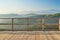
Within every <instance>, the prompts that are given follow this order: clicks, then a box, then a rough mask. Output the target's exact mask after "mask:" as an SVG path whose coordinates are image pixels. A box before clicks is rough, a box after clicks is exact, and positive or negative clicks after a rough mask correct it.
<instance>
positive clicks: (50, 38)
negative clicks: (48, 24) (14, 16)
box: [0, 31, 60, 40]
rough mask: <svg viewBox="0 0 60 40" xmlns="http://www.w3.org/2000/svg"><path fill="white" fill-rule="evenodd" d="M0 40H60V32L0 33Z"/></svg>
mask: <svg viewBox="0 0 60 40" xmlns="http://www.w3.org/2000/svg"><path fill="white" fill-rule="evenodd" d="M0 40H60V31H0Z"/></svg>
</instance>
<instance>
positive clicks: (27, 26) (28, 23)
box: [27, 18, 29, 31]
mask: <svg viewBox="0 0 60 40" xmlns="http://www.w3.org/2000/svg"><path fill="white" fill-rule="evenodd" d="M28 27H29V18H27V31H28Z"/></svg>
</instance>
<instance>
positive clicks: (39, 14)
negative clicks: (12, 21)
mask: <svg viewBox="0 0 60 40" xmlns="http://www.w3.org/2000/svg"><path fill="white" fill-rule="evenodd" d="M57 15H58V16H57ZM59 15H60V10H55V9H51V10H40V11H23V12H21V13H20V14H18V13H10V14H0V18H27V17H29V18H57V17H60V16H59Z"/></svg>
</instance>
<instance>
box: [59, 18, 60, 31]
mask: <svg viewBox="0 0 60 40" xmlns="http://www.w3.org/2000/svg"><path fill="white" fill-rule="evenodd" d="M59 30H60V18H59Z"/></svg>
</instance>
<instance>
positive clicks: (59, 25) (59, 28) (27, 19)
mask: <svg viewBox="0 0 60 40" xmlns="http://www.w3.org/2000/svg"><path fill="white" fill-rule="evenodd" d="M1 19H2V20H3V21H4V19H10V20H11V23H0V25H11V26H12V30H14V25H27V30H28V26H29V25H41V26H42V30H44V27H45V25H58V30H60V18H0V20H1ZM15 19H19V20H21V19H23V20H26V23H24V24H23V23H22V24H21V22H19V23H15V21H14V20H15ZM36 19H38V20H40V19H41V23H40V21H39V23H38V24H31V23H30V21H31V20H36ZM45 20H58V23H57V24H56V23H52V24H48V23H45ZM6 21H7V20H6ZM18 30H19V29H18Z"/></svg>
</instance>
